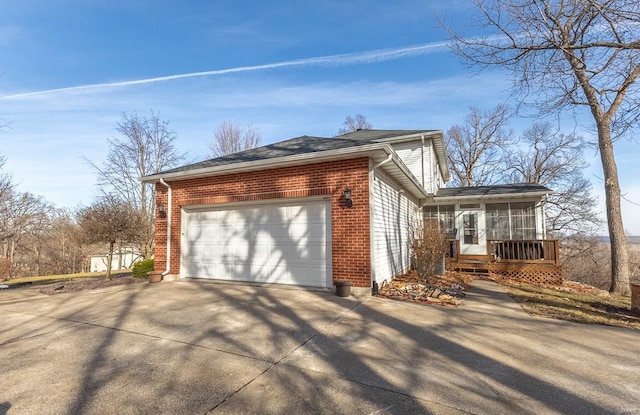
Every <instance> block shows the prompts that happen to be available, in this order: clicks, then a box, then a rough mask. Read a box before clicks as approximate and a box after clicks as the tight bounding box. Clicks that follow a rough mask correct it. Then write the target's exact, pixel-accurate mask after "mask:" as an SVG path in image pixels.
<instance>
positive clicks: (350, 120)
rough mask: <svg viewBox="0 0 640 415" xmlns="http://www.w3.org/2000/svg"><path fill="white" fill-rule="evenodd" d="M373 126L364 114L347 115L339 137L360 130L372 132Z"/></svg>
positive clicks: (339, 131)
mask: <svg viewBox="0 0 640 415" xmlns="http://www.w3.org/2000/svg"><path fill="white" fill-rule="evenodd" d="M371 128H373V125H372V124H371V123H370V122H369V121H368V120H367V117H365V116H364V115H362V114H356V115H355V116H353V117H352V116H351V115H347V118H345V119H344V122H343V123H342V127H341V128H340V129H339V130H338V134H337V135H342V134H348V133H352V132H354V131H358V130H370V129H371Z"/></svg>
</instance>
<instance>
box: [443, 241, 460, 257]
mask: <svg viewBox="0 0 640 415" xmlns="http://www.w3.org/2000/svg"><path fill="white" fill-rule="evenodd" d="M448 242H449V245H448V248H447V252H445V257H447V258H450V259H455V260H456V261H457V260H458V256H459V255H460V240H459V239H449V241H448Z"/></svg>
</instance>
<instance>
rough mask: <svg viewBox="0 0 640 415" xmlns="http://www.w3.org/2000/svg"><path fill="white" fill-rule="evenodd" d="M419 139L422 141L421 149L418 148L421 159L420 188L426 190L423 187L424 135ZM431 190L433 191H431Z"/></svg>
mask: <svg viewBox="0 0 640 415" xmlns="http://www.w3.org/2000/svg"><path fill="white" fill-rule="evenodd" d="M420 139H421V140H422V147H420V158H421V161H422V163H421V166H420V167H421V170H422V187H424V188H425V189H426V186H425V181H424V134H423V135H421V136H420ZM431 190H433V189H431Z"/></svg>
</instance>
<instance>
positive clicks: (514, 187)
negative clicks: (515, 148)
mask: <svg viewBox="0 0 640 415" xmlns="http://www.w3.org/2000/svg"><path fill="white" fill-rule="evenodd" d="M523 193H538V194H540V193H548V194H551V193H553V191H552V190H551V189H549V188H547V187H545V186H542V185H539V184H535V183H514V184H500V185H494V186H477V187H447V188H444V189H440V190H438V194H437V195H436V196H435V199H438V198H445V197H472V196H501V195H505V196H506V195H515V194H523Z"/></svg>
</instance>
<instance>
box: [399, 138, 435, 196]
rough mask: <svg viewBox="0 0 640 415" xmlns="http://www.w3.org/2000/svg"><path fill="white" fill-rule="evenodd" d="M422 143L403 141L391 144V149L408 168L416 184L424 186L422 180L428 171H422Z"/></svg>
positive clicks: (419, 141)
mask: <svg viewBox="0 0 640 415" xmlns="http://www.w3.org/2000/svg"><path fill="white" fill-rule="evenodd" d="M421 147H422V141H421V140H419V139H418V140H415V141H405V142H403V143H396V144H393V149H394V150H395V151H396V153H398V156H399V157H400V160H402V162H403V163H404V164H406V166H407V167H408V168H409V171H410V172H411V173H412V174H413V175H414V176H415V178H416V179H418V182H419V183H420V184H422V185H423V186H424V182H423V178H424V175H425V174H426V173H427V172H428V171H429V170H424V171H423V167H422V166H423V165H422V163H423V157H422V156H423V152H422V148H421Z"/></svg>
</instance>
